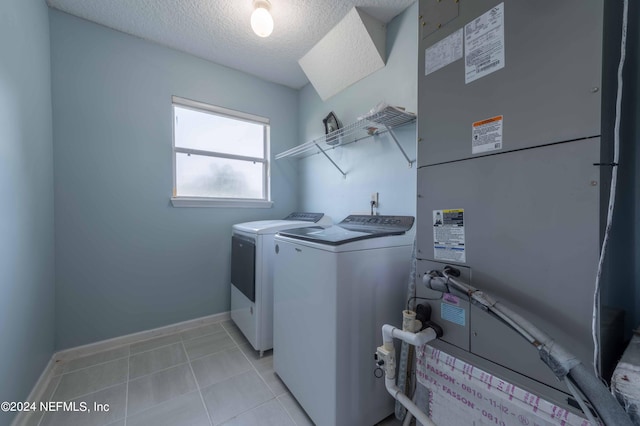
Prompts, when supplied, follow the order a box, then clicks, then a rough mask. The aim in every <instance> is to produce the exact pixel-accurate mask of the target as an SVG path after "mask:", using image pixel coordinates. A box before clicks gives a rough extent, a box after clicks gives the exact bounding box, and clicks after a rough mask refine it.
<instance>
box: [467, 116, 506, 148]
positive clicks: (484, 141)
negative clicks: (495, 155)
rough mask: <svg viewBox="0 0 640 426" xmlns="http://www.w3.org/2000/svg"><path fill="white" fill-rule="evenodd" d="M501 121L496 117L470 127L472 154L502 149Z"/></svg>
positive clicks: (499, 117) (500, 117)
mask: <svg viewBox="0 0 640 426" xmlns="http://www.w3.org/2000/svg"><path fill="white" fill-rule="evenodd" d="M502 119H503V117H502V116H501V115H498V116H496V117H491V118H487V119H486V120H481V121H476V122H475V123H473V124H472V125H471V153H472V154H480V153H482V152H489V151H495V150H498V149H502Z"/></svg>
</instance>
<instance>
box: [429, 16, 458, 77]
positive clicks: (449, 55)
mask: <svg viewBox="0 0 640 426" xmlns="http://www.w3.org/2000/svg"><path fill="white" fill-rule="evenodd" d="M460 58H462V28H460V29H459V30H458V31H456V32H455V33H453V34H451V35H449V36H447V37H446V38H444V39H442V40H440V41H439V42H437V43H436V44H434V45H433V46H431V47H428V48H427V49H425V51H424V75H429V74H431V73H432V72H436V71H438V70H439V69H440V68H443V67H446V66H447V65H449V64H450V63H452V62H455V61H457V60H458V59H460Z"/></svg>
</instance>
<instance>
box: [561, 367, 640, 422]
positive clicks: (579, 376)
mask: <svg viewBox="0 0 640 426" xmlns="http://www.w3.org/2000/svg"><path fill="white" fill-rule="evenodd" d="M567 376H568V377H569V379H571V380H572V381H573V382H574V383H575V384H576V386H578V388H579V389H580V391H581V392H582V393H583V394H584V396H586V397H587V400H589V402H590V403H591V405H593V407H594V409H595V410H596V412H597V413H598V417H600V420H602V421H603V423H604V424H605V425H607V426H633V422H631V418H630V417H629V416H628V415H627V413H626V412H625V411H624V409H623V408H622V406H621V405H620V404H619V403H618V401H617V400H616V399H615V397H614V396H613V395H612V394H611V393H610V392H608V391H607V389H605V387H604V385H603V384H602V382H601V381H600V380H598V379H597V378H596V376H594V375H593V373H592V372H591V371H590V370H589V369H587V368H586V367H585V366H584V364H578V365H576V366H575V367H573V368H572V369H571V370H570V371H569V374H567Z"/></svg>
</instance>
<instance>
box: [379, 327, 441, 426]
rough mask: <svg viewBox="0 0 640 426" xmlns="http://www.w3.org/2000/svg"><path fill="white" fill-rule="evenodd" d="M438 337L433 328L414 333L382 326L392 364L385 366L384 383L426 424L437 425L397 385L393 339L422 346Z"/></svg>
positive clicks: (425, 425) (392, 394) (383, 340)
mask: <svg viewBox="0 0 640 426" xmlns="http://www.w3.org/2000/svg"><path fill="white" fill-rule="evenodd" d="M436 337H437V335H436V332H435V331H433V329H431V328H426V329H424V330H422V331H421V332H419V333H412V332H409V331H402V330H400V329H398V328H396V327H394V326H392V325H389V324H385V325H383V326H382V342H383V345H384V348H385V350H387V351H389V353H390V357H389V358H390V360H389V361H390V365H386V366H385V367H386V368H385V373H386V374H385V380H384V383H385V386H386V388H387V391H388V392H389V393H390V394H391V396H393V398H394V399H395V400H396V401H398V402H399V403H400V404H402V405H403V406H404V407H405V408H406V409H407V410H408V411H409V412H410V413H411V414H412V415H413V417H415V418H416V420H417V421H419V422H420V423H422V424H423V425H424V426H436V424H435V423H434V422H433V421H432V420H431V419H430V418H429V416H427V414H425V413H424V412H423V411H422V410H420V408H419V407H418V406H417V405H416V404H415V403H414V402H413V401H412V400H411V399H410V398H409V397H408V396H406V395H405V394H404V393H403V392H402V391H401V390H400V388H398V386H397V385H396V378H395V348H394V346H393V339H394V338H397V339H400V340H402V341H405V342H407V343H409V344H411V345H414V346H422V345H424V344H425V343H427V342H430V341H431V340H434V339H435V338H436Z"/></svg>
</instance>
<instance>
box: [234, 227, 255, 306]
mask: <svg viewBox="0 0 640 426" xmlns="http://www.w3.org/2000/svg"><path fill="white" fill-rule="evenodd" d="M255 266H256V243H255V240H254V239H251V238H248V237H241V236H239V235H234V236H232V237H231V284H232V285H234V286H235V287H236V288H237V289H238V290H240V291H241V292H242V293H243V294H244V295H245V296H247V298H248V299H249V300H251V301H252V302H255V301H256V275H255Z"/></svg>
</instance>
